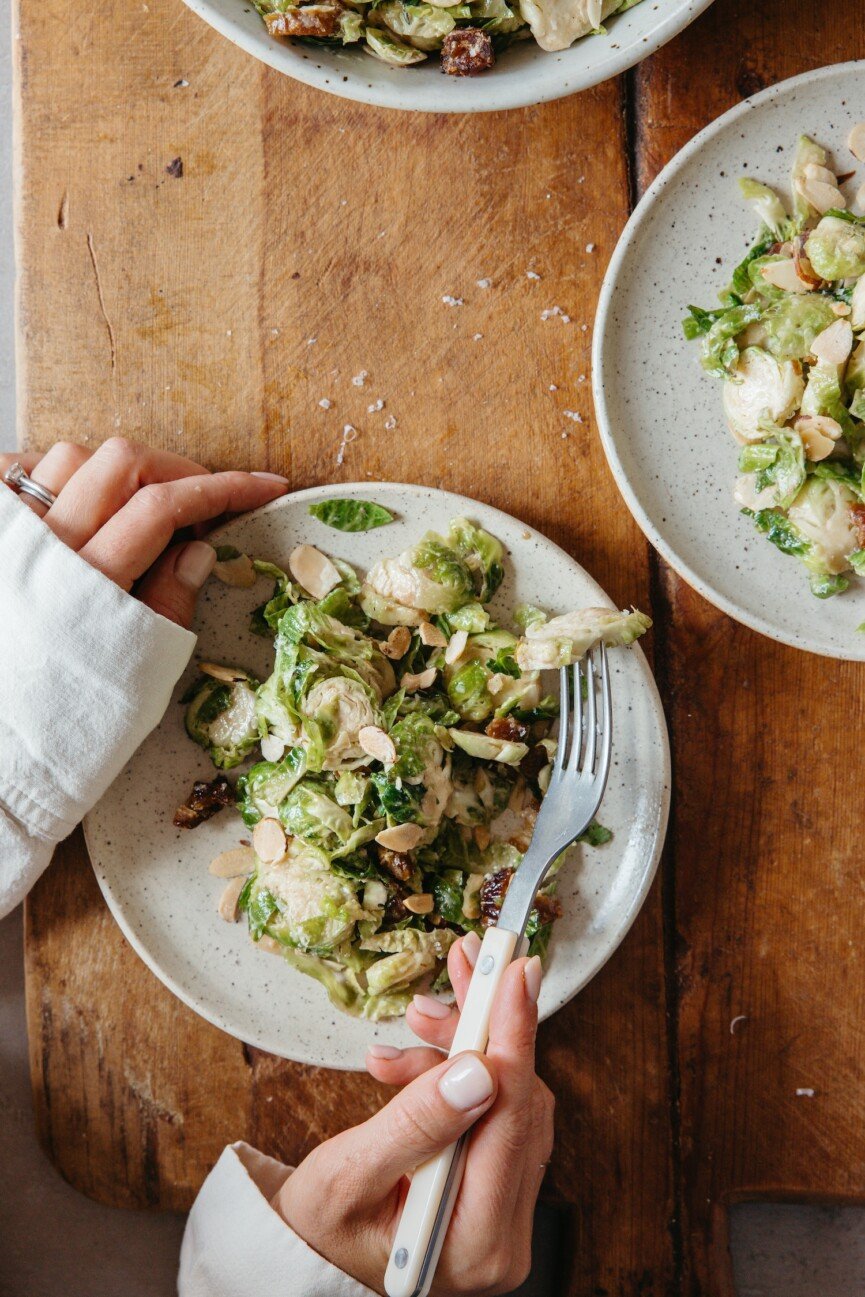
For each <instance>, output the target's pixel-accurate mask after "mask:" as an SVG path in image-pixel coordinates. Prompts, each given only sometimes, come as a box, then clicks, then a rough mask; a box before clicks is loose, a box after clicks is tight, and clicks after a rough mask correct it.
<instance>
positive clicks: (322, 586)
mask: <svg viewBox="0 0 865 1297" xmlns="http://www.w3.org/2000/svg"><path fill="white" fill-rule="evenodd" d="M288 570H289V572H290V573H291V575H292V576H293V577H294V579H295V581H296V582H297V583H298V585H302V586H303V588H304V590H308V591H309V593H310V594H311V595H312V597H313V598H314V599H323V598H324V596H325V595H326V594H330V592H331V590H332V589H333V588H334V586H338V585H339V582H340V575H339V572H338V571H337V570H336V568H335V567H334V565H333V563H331V561H330V559H329V558H328V557H327V555H326V554H322V552H321V550H320V549H316V548H315V546H314V545H298V546H297V547H296V549H293V550H292V551H291V554H290V556H289V560H288Z"/></svg>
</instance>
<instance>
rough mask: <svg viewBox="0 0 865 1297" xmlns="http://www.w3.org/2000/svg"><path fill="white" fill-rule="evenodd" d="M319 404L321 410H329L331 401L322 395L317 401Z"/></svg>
mask: <svg viewBox="0 0 865 1297" xmlns="http://www.w3.org/2000/svg"><path fill="white" fill-rule="evenodd" d="M319 405H320V406H321V408H322V409H323V410H329V409H330V407H331V406H332V405H333V401H329V400H328V399H327V397H326V396H323V397H322V398H321V400H320V401H319Z"/></svg>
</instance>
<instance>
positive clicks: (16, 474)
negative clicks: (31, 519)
mask: <svg viewBox="0 0 865 1297" xmlns="http://www.w3.org/2000/svg"><path fill="white" fill-rule="evenodd" d="M3 481H4V482H5V483H6V485H7V486H11V488H12V490H13V491H17V492H18V494H19V495H32V496H33V499H34V500H38V501H39V503H40V504H44V505H45V507H46V508H47V509H50V508H51V506H52V504H53V503H54V501H55V500H56V499H57V496H56V495H55V494H54V492H53V491H49V490H48V487H47V486H40V485H39V483H38V482H34V481H33V478H32V477H30V475H29V474H28V473H26V472H25V470H24V465H23V464H12V465H11V467H9V468H7V470H6V472H5V473H4V474H3Z"/></svg>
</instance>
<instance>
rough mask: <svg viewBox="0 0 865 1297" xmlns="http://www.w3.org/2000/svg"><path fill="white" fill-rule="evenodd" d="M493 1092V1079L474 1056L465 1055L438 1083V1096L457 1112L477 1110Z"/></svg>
mask: <svg viewBox="0 0 865 1297" xmlns="http://www.w3.org/2000/svg"><path fill="white" fill-rule="evenodd" d="M492 1092H493V1078H492V1077H491V1076H490V1074H489V1071H488V1069H487V1068H486V1067H485V1066H484V1064H483V1063H482V1062H481V1060H480V1059H479V1058H478V1056H477V1055H476V1054H465V1055H463V1056H462V1057H461V1058H458V1059H457V1060H456V1062H455V1063H454V1065H453V1066H452V1067H449V1068H448V1070H447V1071H446V1072H445V1074H444V1076H443V1077H442V1078H441V1080H440V1081H439V1094H440V1095H441V1097H442V1098H443V1099H444V1101H445V1103H446V1104H447V1105H448V1106H449V1107H450V1108H455V1109H456V1110H457V1112H471V1110H472V1109H473V1108H479V1107H480V1105H481V1104H482V1103H484V1102H485V1101H486V1100H487V1099H488V1098H489V1097H490V1095H491V1094H492Z"/></svg>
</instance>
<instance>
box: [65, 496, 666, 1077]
mask: <svg viewBox="0 0 865 1297" xmlns="http://www.w3.org/2000/svg"><path fill="white" fill-rule="evenodd" d="M214 544H215V545H216V546H217V547H218V551H217V552H218V559H219V561H218V564H217V568H216V570H215V575H214V578H213V579H212V580H211V582H210V583H209V585H208V587H207V589H206V590H205V592H204V595H203V598H202V601H201V607H200V612H199V622H198V625H197V627H196V629H197V631H198V633H199V644H198V652H197V653H196V660H195V662H194V663H192V664H191V665H190V668H189V670H188V672H187V673H186V676H185V678H184V680H183V681H182V682H181V686H180V687H179V689H178V692H177V697H176V700H175V703H174V705H173V706H172V707H171V708H170V709H169V711H168V713H167V715H166V717H165V719H164V720H163V722H162V723H161V725H160V726H159V728H158V729H157V730H156V731H155V733H154V734H153V735H152V736H151V738H150V739H149V740H148V741H147V742H146V743H145V744H144V746H143V747H142V748H141V749H140V750H139V752H138V753H137V754H136V755H135V757H134V758H133V760H132V761H131V762H130V764H129V766H127V768H126V769H125V770H124V771H123V772H122V774H121V776H120V777H119V779H118V780H117V782H116V783H115V785H114V786H113V787H112V789H111V790H110V791H109V792H108V794H107V795H106V797H105V798H104V799H103V801H102V803H101V804H100V805H99V806H98V807H97V808H96V810H95V811H94V812H93V813H92V814H91V815H90V816H89V817H88V821H87V824H86V833H87V841H88V846H89V848H90V851H91V855H92V858H93V861H94V866H95V868H96V873H97V877H98V878H99V881H100V884H101V886H102V888H103V891H104V892H105V895H106V897H107V899H108V902H109V905H110V906H111V908H112V910H113V912H114V914H115V917H116V918H117V919H118V921H119V923H120V925H121V927H122V928H123V930H124V932H125V933H126V935H127V936H128V937H129V939H130V940H131V942H132V943H133V945H134V946H135V948H136V949H137V950H138V952H139V954H141V956H142V957H143V958H144V959H145V961H146V962H147V963H148V964H149V965H150V967H151V968H152V969H153V971H154V972H155V973H156V974H157V975H158V976H159V977H160V978H161V979H162V980H163V981H164V982H165V983H166V984H167V985H168V986H169V987H170V988H171V989H172V990H174V991H175V992H176V993H177V994H178V995H179V996H180V997H181V998H182V999H183V1000H185V1001H186V1002H187V1003H188V1004H190V1005H191V1006H192V1007H193V1008H195V1009H196V1010H197V1011H198V1012H200V1013H202V1014H203V1016H205V1017H207V1018H209V1019H210V1020H211V1021H213V1022H215V1023H217V1024H218V1025H219V1026H222V1027H224V1028H225V1029H226V1030H227V1031H229V1032H231V1033H232V1034H233V1035H236V1036H238V1037H240V1038H241V1039H243V1040H246V1041H248V1042H249V1043H251V1044H254V1045H257V1046H259V1047H261V1048H263V1049H267V1050H269V1051H271V1052H274V1053H278V1054H283V1055H285V1056H286V1057H290V1058H294V1059H297V1060H298V1061H303V1062H309V1063H317V1064H321V1065H324V1066H331V1067H349V1068H350V1067H359V1066H361V1065H362V1063H363V1058H364V1054H365V1051H366V1048H367V1046H368V1045H369V1044H370V1043H371V1042H372V1041H374V1040H384V1041H387V1042H390V1043H396V1044H405V1043H408V1042H409V1040H410V1038H411V1037H410V1033H409V1032H408V1029H407V1028H406V1026H405V1024H404V1022H403V1020H402V1017H403V1014H404V1011H405V1007H406V1005H407V1003H408V1002H409V1000H410V999H411V996H412V995H413V994H414V993H415V992H417V991H425V992H428V991H432V992H433V993H436V994H441V995H447V994H448V985H447V977H446V956H447V950H448V948H449V946H450V944H452V942H453V941H454V940H456V939H457V937H458V936H459V935H461V934H463V933H465V932H467V931H470V930H474V931H477V932H479V933H480V932H482V931H483V929H484V927H486V926H487V925H488V924H490V923H494V922H495V920H496V916H497V913H498V908H499V906H500V905H501V901H502V898H503V896H504V894H505V892H506V890H507V887H508V884H509V882H510V879H511V877H512V876H513V872H514V870H515V869H516V868H518V867H519V862H520V859H521V857H522V853H523V852H524V851H525V849H526V846H527V845H528V841H529V839H530V837H531V833H532V829H533V825H534V819H535V816H536V815H537V811H538V808H539V806H540V804H541V801H542V799H543V796H544V792H545V788H546V783H547V781H548V778H549V774H550V763H551V760H552V758H553V756H554V752H555V742H556V724H557V715H558V710H559V699H558V670H557V668H558V666H559V665H564V664H566V663H568V662H571V661H574V660H575V659H576V658H578V657H580V656H581V655H582V654H583V653H584V652H586V651H587V649H588V648H590V647H591V645H592V644H594V643H597V642H598V641H599V640H600V639H603V641H604V642H605V643H607V644H608V645H610V652H609V663H610V667H611V671H612V687H613V698H614V733H615V737H614V764H613V770H612V774H611V778H610V783H609V787H608V791H607V794H606V797H605V799H604V802H603V804H602V808H601V811H600V813H599V816H598V820H597V822H596V823H595V824H593V825H592V826H591V828H590V830H589V832H588V833H587V835H586V837H585V840H584V841H583V842H582V843H580V844H579V846H578V847H577V848H576V849H575V850H573V851H572V852H569V853H567V854H566V856H565V857H563V859H562V860H561V861H560V862H559V866H558V868H557V869H556V871H555V873H554V875H553V876H552V877H551V878H550V880H549V882H548V885H547V886H545V888H544V889H543V893H542V895H540V896H539V898H538V903H537V905H536V907H535V911H534V913H533V915H532V920H531V923H530V925H529V930H528V934H527V935H528V937H529V939H530V941H531V948H532V950H533V951H535V952H537V953H539V954H541V956H542V957H543V958H544V960H545V961H546V964H547V969H548V972H547V977H546V979H545V982H544V989H543V993H542V1001H541V1013H542V1015H543V1016H547V1015H549V1014H550V1013H551V1012H553V1011H554V1010H555V1009H556V1008H557V1007H559V1006H560V1005H561V1004H563V1003H564V1002H565V1001H566V1000H567V999H569V998H570V997H571V996H572V995H573V994H574V993H575V991H577V990H578V989H579V987H580V986H582V985H583V984H584V983H585V982H586V981H587V980H588V979H589V978H590V977H591V976H592V975H593V973H594V972H596V971H597V969H598V968H599V967H600V966H601V964H602V963H603V962H604V960H605V959H606V958H607V957H608V956H609V954H610V953H611V952H612V950H613V949H614V948H615V946H616V945H617V944H618V942H619V941H620V940H621V938H622V936H623V935H624V933H625V932H626V931H627V928H628V926H629V925H630V923H631V921H632V919H633V917H634V916H635V914H636V913H637V910H638V909H639V906H640V904H641V902H642V899H643V897H644V896H645V893H646V890H647V888H648V885H649V883H650V881H651V878H652V875H653V873H654V869H655V865H656V862H657V858H658V853H659V851H660V847H661V843H662V840H663V832H664V827H665V823H666V813H667V785H668V758H667V744H666V733H665V729H664V721H663V715H662V713H661V709H660V706H659V703H658V698H657V694H656V691H655V688H654V684H653V681H652V678H651V675H650V673H649V670H648V667H647V665H646V662H645V659H644V658H643V655H642V653H641V651H640V649H639V647H637V646H636V645H635V643H634V642H635V640H637V639H638V638H639V637H640V636H641V635H643V634H644V633H645V632H646V631H647V630H648V629H649V627H650V625H651V623H650V620H649V618H648V617H647V616H646V615H645V613H644V612H642V611H640V610H637V609H633V608H625V609H622V610H619V609H615V608H613V607H611V606H610V603H609V601H608V600H607V599H606V598H605V596H604V595H603V593H602V591H600V590H599V589H598V587H597V586H596V585H595V583H594V582H593V581H591V579H590V578H589V577H588V576H587V575H586V573H585V572H583V570H582V569H581V568H580V567H579V566H578V564H576V563H575V562H574V561H573V559H571V558H569V557H568V556H567V555H566V554H564V553H563V552H562V551H561V550H559V549H558V548H557V547H556V546H555V545H553V544H552V543H551V542H550V541H548V540H546V539H545V538H544V537H542V536H540V535H538V534H537V533H536V532H534V531H533V530H532V529H530V528H528V527H526V526H524V525H523V524H522V523H519V522H517V521H516V520H515V519H513V518H510V517H508V516H507V515H505V514H502V513H500V512H498V511H497V510H494V509H491V508H489V507H488V506H485V505H481V504H479V503H477V502H474V501H469V500H465V499H462V498H460V497H457V496H451V495H447V494H446V493H444V492H439V491H435V490H427V489H424V488H421V487H412V486H398V485H393V484H370V483H364V484H361V485H358V486H340V487H339V488H338V490H327V489H320V490H314V491H305V492H300V493H298V494H296V495H294V496H290V497H287V498H286V499H285V500H281V501H278V502H277V503H276V504H275V505H273V506H269V507H268V508H266V509H264V510H261V511H260V512H258V513H256V514H253V515H250V516H248V517H246V518H241V519H238V520H236V521H235V522H233V523H231V524H230V525H229V526H228V527H226V528H224V529H223V530H222V531H221V532H220V533H219V534H218V535H217V536H215V537H214Z"/></svg>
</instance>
